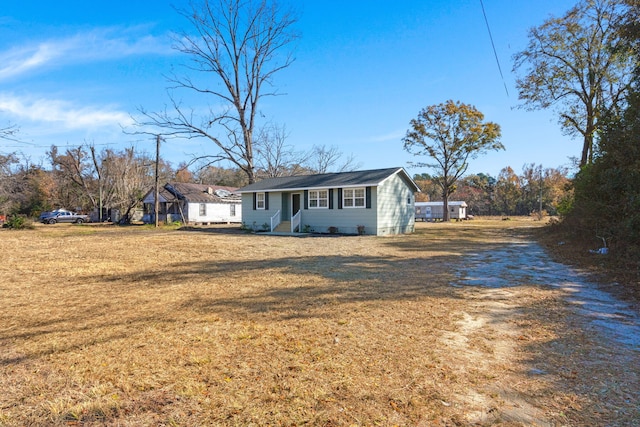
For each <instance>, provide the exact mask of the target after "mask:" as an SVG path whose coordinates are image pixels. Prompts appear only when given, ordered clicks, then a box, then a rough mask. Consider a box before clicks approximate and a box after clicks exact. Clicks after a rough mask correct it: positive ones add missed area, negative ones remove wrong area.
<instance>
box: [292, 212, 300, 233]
mask: <svg viewBox="0 0 640 427" xmlns="http://www.w3.org/2000/svg"><path fill="white" fill-rule="evenodd" d="M301 216H302V211H298V212H297V213H296V214H295V215H294V216H292V217H291V232H292V233H295V231H296V228H297V229H298V233H299V232H300V217H301Z"/></svg>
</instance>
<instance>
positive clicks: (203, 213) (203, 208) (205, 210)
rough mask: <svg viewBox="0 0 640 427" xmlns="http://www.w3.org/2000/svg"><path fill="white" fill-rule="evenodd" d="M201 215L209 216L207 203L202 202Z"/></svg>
mask: <svg viewBox="0 0 640 427" xmlns="http://www.w3.org/2000/svg"><path fill="white" fill-rule="evenodd" d="M200 216H207V204H206V203H200Z"/></svg>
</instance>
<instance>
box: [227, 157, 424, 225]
mask: <svg viewBox="0 0 640 427" xmlns="http://www.w3.org/2000/svg"><path fill="white" fill-rule="evenodd" d="M419 191H420V189H419V188H418V186H417V185H416V183H415V182H413V180H412V179H411V177H410V176H409V175H408V174H407V172H406V171H405V170H404V169H403V168H389V169H376V170H365V171H356V172H339V173H326V174H318V175H302V176H287V177H278V178H268V179H264V180H262V181H259V182H256V183H253V184H250V185H247V186H246V187H243V188H240V189H239V190H238V193H240V194H241V195H242V223H243V224H244V226H245V227H248V228H253V229H255V230H263V231H281V232H290V233H293V232H320V233H327V232H328V233H349V234H356V233H357V234H372V235H378V236H380V235H388V234H400V233H411V232H413V231H414V226H415V219H414V202H415V197H414V193H415V192H419Z"/></svg>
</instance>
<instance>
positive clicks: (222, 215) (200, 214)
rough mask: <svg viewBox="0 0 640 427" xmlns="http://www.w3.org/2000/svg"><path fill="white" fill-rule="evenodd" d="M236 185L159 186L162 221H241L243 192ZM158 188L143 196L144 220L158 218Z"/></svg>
mask: <svg viewBox="0 0 640 427" xmlns="http://www.w3.org/2000/svg"><path fill="white" fill-rule="evenodd" d="M235 191H236V188H234V187H221V186H216V185H203V184H188V183H182V182H172V183H168V184H165V186H164V187H162V188H160V189H159V197H158V201H159V215H158V220H159V221H161V222H173V221H181V222H183V223H185V224H210V223H231V222H237V223H239V222H241V221H242V203H241V200H240V194H238V193H236V192H235ZM154 195H155V191H154V189H151V190H150V191H149V192H148V193H147V194H146V195H145V197H144V199H143V200H142V201H143V203H144V212H145V215H144V217H143V221H144V222H148V223H151V222H155V216H154V213H155V212H154V208H155V198H154Z"/></svg>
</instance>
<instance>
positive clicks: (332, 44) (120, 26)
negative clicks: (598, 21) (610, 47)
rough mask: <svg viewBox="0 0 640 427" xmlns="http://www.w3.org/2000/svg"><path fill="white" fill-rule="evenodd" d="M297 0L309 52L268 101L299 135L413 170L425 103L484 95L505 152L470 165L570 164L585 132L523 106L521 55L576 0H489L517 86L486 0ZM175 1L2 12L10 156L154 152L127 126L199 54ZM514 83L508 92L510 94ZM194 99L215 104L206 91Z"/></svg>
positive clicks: (200, 149) (176, 151) (201, 146)
mask: <svg viewBox="0 0 640 427" xmlns="http://www.w3.org/2000/svg"><path fill="white" fill-rule="evenodd" d="M291 4H292V5H293V6H294V7H295V9H296V10H298V12H299V15H300V20H299V22H298V24H297V26H296V29H297V30H298V31H299V32H300V34H301V38H300V39H299V41H298V42H297V43H296V45H295V58H296V61H295V62H294V63H293V64H292V65H291V66H290V67H289V68H288V69H286V70H284V71H282V72H280V73H279V74H277V75H276V78H275V82H274V83H275V85H276V87H277V88H278V91H279V92H281V93H283V94H284V95H283V96H278V97H268V98H264V100H263V102H262V104H260V106H259V107H260V111H261V114H262V115H264V117H265V119H267V120H270V121H272V122H275V123H278V124H280V125H284V126H286V129H287V131H288V133H289V137H288V139H287V143H288V144H290V145H292V146H295V147H296V149H297V150H300V151H304V150H308V149H310V148H311V147H312V146H313V145H326V146H338V147H339V149H340V151H342V152H343V153H344V155H345V156H347V155H353V156H354V158H355V159H356V161H357V162H358V163H359V165H360V168H361V169H373V168H384V167H392V166H403V167H407V169H408V171H409V173H410V174H412V175H413V174H415V173H422V172H429V171H428V170H426V169H414V168H409V167H408V163H409V162H411V161H424V160H425V159H420V158H416V157H414V156H412V155H410V154H408V153H406V152H405V151H404V150H403V148H402V142H401V140H402V137H403V136H404V135H405V133H406V131H407V129H408V126H409V121H410V120H411V119H412V118H414V117H416V116H417V114H418V112H419V111H420V109H422V108H424V107H426V106H428V105H432V104H438V103H442V102H445V101H446V100H448V99H452V100H454V101H461V102H464V103H467V104H473V105H475V106H476V108H478V109H479V110H480V111H481V112H482V113H484V115H485V119H486V120H490V121H493V122H496V123H498V124H499V125H500V126H501V127H502V142H503V144H504V145H505V147H506V150H505V151H502V152H491V153H488V154H486V155H484V156H481V157H479V158H477V159H476V160H472V162H471V165H470V168H469V171H468V172H469V173H479V172H483V173H488V174H490V175H492V176H497V174H498V173H499V172H500V170H501V169H502V168H503V167H505V166H511V167H512V168H513V169H514V170H515V171H516V172H520V171H521V169H522V166H523V165H524V164H526V163H536V164H542V165H543V166H545V167H559V166H569V165H570V160H569V157H571V156H578V155H579V154H580V147H581V141H579V140H576V139H573V140H572V139H571V138H569V137H567V136H564V135H562V133H561V132H560V129H559V126H558V124H557V121H556V118H555V116H554V115H553V114H552V113H551V112H545V111H542V112H527V111H525V110H522V109H517V108H515V107H516V106H517V105H518V104H519V101H518V96H517V91H516V88H515V86H514V82H515V76H514V75H513V73H512V71H511V69H512V65H513V61H512V56H513V55H514V54H515V53H516V52H518V51H520V50H522V49H523V48H524V47H525V46H526V42H527V38H526V35H527V31H528V29H529V28H531V27H533V26H536V25H540V24H541V23H542V22H543V21H544V20H545V19H547V18H549V17H550V16H551V15H554V16H560V15H562V14H563V13H564V12H565V11H567V10H568V9H569V8H570V7H572V6H573V5H574V4H575V1H566V0H535V1H533V0H484V6H485V10H486V13H487V18H488V20H489V24H490V26H491V31H492V35H493V39H494V42H495V47H496V50H497V53H498V58H499V61H500V65H501V67H502V72H503V74H504V79H505V81H504V83H503V80H502V78H501V76H500V73H499V70H498V66H497V64H496V59H495V57H494V53H493V50H492V47H491V42H490V39H489V35H488V32H487V28H486V24H485V21H484V16H483V14H482V8H481V4H480V0H449V1H445V0H404V1H402V2H395V3H394V2H389V1H377V0H369V1H355V0H354V1H344V0H343V1H333V0H323V1H319V0H314V1H311V0H305V1H298V2H294V1H293V0H291ZM172 5H175V6H176V7H178V8H183V7H185V6H186V5H187V2H186V1H182V2H181V1H164V0H154V1H127V2H124V1H119V0H111V1H109V2H106V1H86V0H85V1H63V2H49V1H27V2H4V4H3V6H2V9H0V127H4V126H6V125H7V124H9V123H11V124H15V125H17V126H18V127H19V128H20V134H19V138H20V140H21V141H20V142H13V141H0V153H7V152H14V151H17V152H21V153H23V154H25V155H27V156H29V157H30V159H31V161H32V162H34V163H43V164H44V165H45V166H48V163H47V160H46V155H45V153H46V152H47V151H48V150H49V148H50V146H51V145H52V144H55V145H58V146H59V147H62V148H66V147H68V146H78V145H80V144H82V143H83V142H84V141H91V142H93V143H94V144H95V145H96V146H98V147H113V148H123V147H127V146H131V145H133V146H135V147H136V149H138V150H139V151H146V152H149V153H153V152H154V149H155V143H154V141H153V140H152V138H151V137H147V136H134V135H128V134H125V133H123V132H122V127H128V126H130V124H131V121H132V119H131V117H132V116H136V115H137V114H138V109H139V107H143V108H144V109H146V110H149V111H159V110H161V109H163V108H164V105H165V104H166V103H168V96H167V93H166V90H165V88H166V87H167V86H168V83H167V81H166V78H165V76H166V75H167V74H168V73H170V72H171V71H172V70H176V71H178V72H182V71H181V70H182V69H181V68H180V66H179V64H181V63H183V62H184V60H185V58H183V57H182V56H181V55H180V54H178V53H177V52H176V51H174V50H173V49H172V48H171V37H170V35H171V33H172V32H173V31H178V30H182V29H184V30H188V28H189V27H188V23H187V22H186V21H185V20H184V18H183V17H182V16H180V15H179V14H178V13H176V11H175V10H174V8H173V7H172ZM505 83H506V86H507V90H508V94H507V93H506V91H505ZM178 97H179V98H180V99H181V100H182V102H183V104H184V105H188V106H190V107H191V106H193V107H194V108H202V107H205V106H207V105H212V106H215V102H216V101H208V100H206V99H203V98H201V97H194V96H193V95H192V94H189V93H185V92H181V93H180V94H179V96H178ZM215 152H216V151H215V148H214V147H213V146H211V145H208V144H207V143H206V142H205V141H197V140H190V141H186V140H169V141H167V142H166V143H165V144H163V147H162V156H163V157H164V158H165V159H166V160H168V161H170V162H172V164H173V165H174V166H175V165H177V164H178V163H179V162H180V161H183V160H189V159H190V158H192V156H194V155H203V154H214V153H215Z"/></svg>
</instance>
